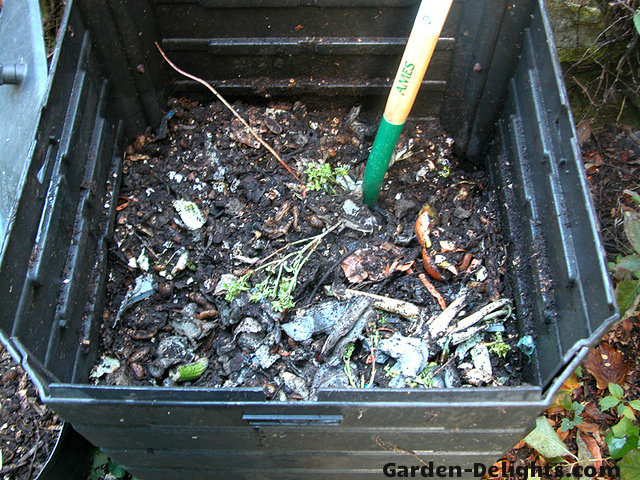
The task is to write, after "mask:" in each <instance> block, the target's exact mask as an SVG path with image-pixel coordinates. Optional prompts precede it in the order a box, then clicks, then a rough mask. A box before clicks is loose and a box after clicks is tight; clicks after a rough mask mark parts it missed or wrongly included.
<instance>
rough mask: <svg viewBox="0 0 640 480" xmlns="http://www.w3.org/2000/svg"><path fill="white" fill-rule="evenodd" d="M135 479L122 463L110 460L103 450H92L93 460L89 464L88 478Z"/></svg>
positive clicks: (100, 479) (103, 479) (95, 479)
mask: <svg viewBox="0 0 640 480" xmlns="http://www.w3.org/2000/svg"><path fill="white" fill-rule="evenodd" d="M106 479H111V480H124V479H131V480H136V478H135V477H133V476H131V475H130V474H129V473H128V472H127V471H126V470H125V469H124V468H123V467H122V465H120V464H118V463H116V462H114V461H113V460H111V459H110V458H109V457H108V456H107V455H106V454H105V453H104V452H102V451H101V450H100V449H98V448H96V449H95V451H94V452H93V460H92V464H91V472H90V473H89V477H88V480H106Z"/></svg>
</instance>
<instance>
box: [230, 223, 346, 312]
mask: <svg viewBox="0 0 640 480" xmlns="http://www.w3.org/2000/svg"><path fill="white" fill-rule="evenodd" d="M338 226H340V223H336V224H335V225H334V226H332V227H330V228H328V229H327V230H325V231H324V232H322V233H320V234H318V235H314V236H313V237H309V238H304V239H301V240H297V241H295V242H291V243H290V244H289V245H287V248H290V247H293V246H297V245H302V246H301V247H300V248H298V249H296V250H294V251H292V252H289V253H287V254H285V255H284V256H283V257H281V258H278V259H276V260H273V261H271V262H269V263H265V264H263V265H260V266H259V267H258V268H256V269H254V270H252V271H250V272H249V273H246V274H245V275H243V276H242V277H240V278H238V279H236V280H234V281H233V282H232V283H231V284H228V285H225V286H226V288H227V294H226V295H225V300H227V301H228V302H232V301H233V300H234V299H235V298H236V297H237V296H238V295H239V294H241V293H242V292H247V291H251V293H250V295H249V300H250V301H251V302H261V301H263V300H266V299H269V300H271V306H272V308H273V309H274V310H275V311H277V312H284V311H285V310H288V309H290V308H293V307H294V306H295V302H294V301H293V291H294V290H295V288H296V285H297V284H298V276H299V275H300V271H301V270H302V267H303V266H304V265H305V263H307V261H308V260H309V257H311V255H312V254H313V252H314V251H315V250H316V248H318V245H320V243H321V242H322V239H323V238H324V237H325V236H326V235H328V234H329V233H330V232H332V231H333V230H335V229H336V228H338ZM262 270H264V271H265V272H266V277H265V278H264V280H262V281H261V282H260V283H258V284H257V285H255V286H254V287H253V288H252V287H251V285H250V284H249V278H250V277H251V276H252V275H253V274H254V273H257V272H259V271H262Z"/></svg>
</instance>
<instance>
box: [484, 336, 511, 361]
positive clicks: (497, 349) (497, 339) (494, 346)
mask: <svg viewBox="0 0 640 480" xmlns="http://www.w3.org/2000/svg"><path fill="white" fill-rule="evenodd" d="M486 346H487V348H488V349H489V351H490V352H491V353H495V354H496V355H497V356H498V357H500V358H505V357H506V356H507V353H508V352H509V350H511V347H510V346H509V345H507V344H506V343H505V342H504V340H503V339H502V334H501V333H500V332H497V333H496V334H495V335H494V340H493V341H492V342H489V343H487V344H486Z"/></svg>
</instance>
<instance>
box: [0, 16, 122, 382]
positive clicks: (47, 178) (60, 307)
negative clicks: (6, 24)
mask: <svg viewBox="0 0 640 480" xmlns="http://www.w3.org/2000/svg"><path fill="white" fill-rule="evenodd" d="M70 12H71V18H69V19H68V25H69V28H68V30H67V34H66V35H65V38H64V40H63V42H64V45H65V48H64V49H59V50H58V52H59V54H58V55H59V56H58V57H56V58H55V59H54V62H53V66H54V68H55V74H54V75H53V76H52V77H50V82H51V84H50V88H49V93H48V98H47V101H46V104H45V107H44V109H43V112H42V116H41V119H40V125H39V127H38V138H37V144H36V148H35V155H34V157H33V159H32V161H31V164H30V166H29V174H28V180H27V184H26V185H25V187H24V190H23V192H22V196H21V197H20V201H19V206H18V210H17V218H16V220H15V223H14V229H13V230H14V232H16V231H19V234H17V233H16V234H12V235H10V237H9V239H8V243H7V246H6V252H5V255H4V257H3V259H2V265H1V266H0V268H1V271H2V275H3V278H4V281H3V282H2V288H1V289H0V303H2V305H3V308H2V311H1V312H0V316H1V318H2V320H1V323H2V325H3V326H7V325H10V327H9V328H6V330H5V328H4V327H3V331H5V332H10V335H8V337H9V338H7V339H6V341H7V343H8V344H9V345H10V347H11V348H13V349H15V351H17V352H19V353H16V356H17V357H18V358H25V359H26V358H28V362H27V363H26V366H27V367H28V368H30V369H31V370H32V371H33V372H34V374H38V375H42V376H44V377H46V378H48V379H53V378H56V377H58V378H69V379H70V378H71V376H70V373H71V370H70V368H73V365H74V364H75V363H76V355H77V353H78V342H79V338H80V336H81V330H82V328H83V326H82V322H83V319H82V314H83V311H84V309H85V308H86V304H87V302H88V301H89V298H90V297H89V291H88V286H89V280H90V277H92V276H93V267H94V265H93V261H94V260H93V256H94V251H95V250H96V248H100V245H102V244H103V243H104V237H105V235H104V232H101V231H100V230H99V225H101V224H105V225H106V220H107V216H106V215H105V213H106V212H105V211H104V203H105V199H106V195H107V192H106V190H105V189H106V188H107V185H108V179H109V178H110V175H109V172H110V170H113V169H114V168H116V167H115V165H117V163H118V162H119V161H120V160H119V155H120V154H119V153H118V148H117V143H118V141H119V140H120V141H121V139H122V132H120V134H119V135H118V125H119V122H117V121H116V119H115V118H114V116H113V115H108V112H109V111H110V110H111V109H110V108H109V105H108V104H109V101H110V100H109V96H108V93H107V81H106V80H105V78H104V76H103V75H102V70H101V67H100V65H99V63H98V62H99V59H98V57H97V56H96V54H95V51H94V50H93V47H92V42H91V34H90V33H89V32H88V31H87V30H86V29H84V28H83V24H82V22H81V20H80V18H79V16H78V14H77V12H76V11H75V10H71V11H70ZM92 298H95V297H92ZM90 303H91V302H90ZM43 312H50V313H49V314H47V315H44V314H43ZM54 312H55V313H54ZM52 314H53V315H52Z"/></svg>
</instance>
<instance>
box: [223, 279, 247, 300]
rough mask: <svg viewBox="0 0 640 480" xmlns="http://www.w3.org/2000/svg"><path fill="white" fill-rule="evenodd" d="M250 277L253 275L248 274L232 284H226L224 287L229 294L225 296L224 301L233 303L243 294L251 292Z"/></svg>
mask: <svg viewBox="0 0 640 480" xmlns="http://www.w3.org/2000/svg"><path fill="white" fill-rule="evenodd" d="M250 276H251V273H247V274H245V275H243V276H242V277H240V278H238V279H236V280H234V281H233V282H231V283H226V284H225V285H224V286H225V287H226V289H227V293H226V295H225V296H224V299H225V300H226V301H227V302H233V301H234V300H235V299H236V297H237V296H238V295H240V294H241V293H242V292H248V291H249V290H251V286H250V285H249V277H250Z"/></svg>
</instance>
